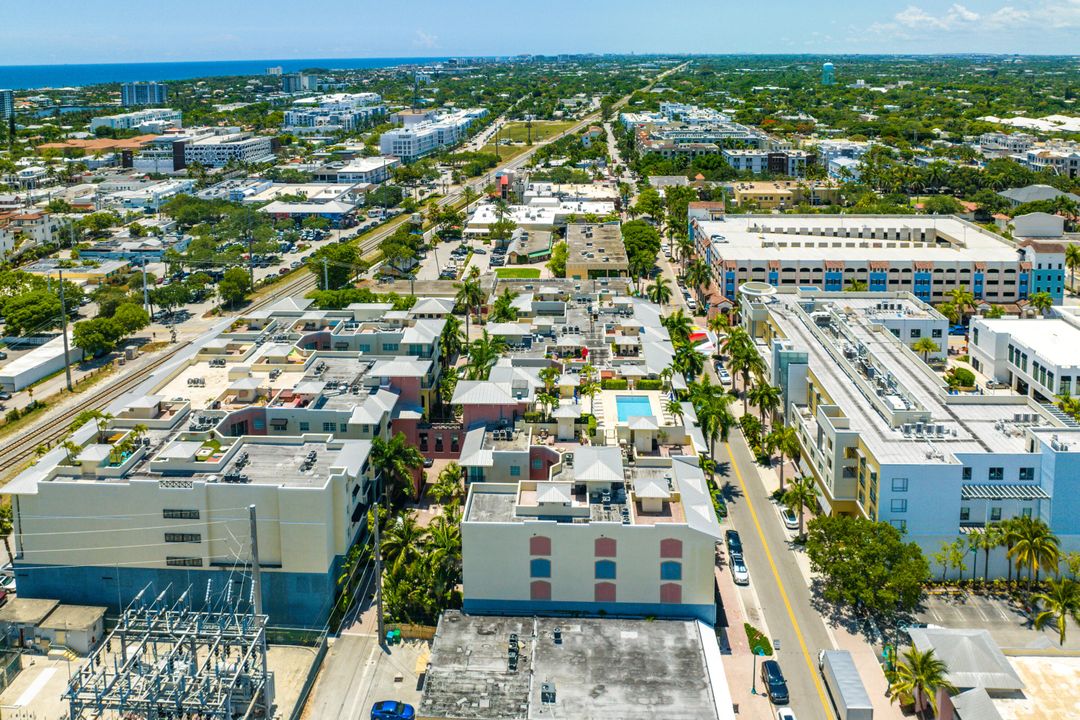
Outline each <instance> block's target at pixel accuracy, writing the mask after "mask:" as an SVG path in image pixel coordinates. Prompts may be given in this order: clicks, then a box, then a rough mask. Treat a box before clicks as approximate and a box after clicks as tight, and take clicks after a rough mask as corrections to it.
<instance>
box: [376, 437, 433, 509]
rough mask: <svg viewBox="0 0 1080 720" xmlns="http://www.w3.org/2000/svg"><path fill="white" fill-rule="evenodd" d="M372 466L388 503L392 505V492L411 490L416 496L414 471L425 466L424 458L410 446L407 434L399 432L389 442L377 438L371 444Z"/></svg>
mask: <svg viewBox="0 0 1080 720" xmlns="http://www.w3.org/2000/svg"><path fill="white" fill-rule="evenodd" d="M371 466H372V468H373V469H374V470H375V473H376V476H377V477H378V478H379V479H380V480H381V482H382V486H383V493H384V494H385V496H386V502H387V504H388V505H389V504H390V491H391V490H392V489H397V490H403V489H405V488H409V489H410V490H411V491H412V492H411V494H414V495H415V492H416V490H415V487H414V485H413V471H414V470H419V469H420V468H422V467H423V466H424V456H423V455H421V454H420V451H419V450H417V449H416V447H415V446H413V445H410V444H409V441H408V439H407V438H406V437H405V433H403V432H399V433H397V434H396V435H394V436H393V437H392V438H390V439H389V440H384V439H382V438H381V437H377V438H375V439H374V440H373V441H372V443H371Z"/></svg>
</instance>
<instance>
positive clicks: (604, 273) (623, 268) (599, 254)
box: [566, 222, 630, 280]
mask: <svg viewBox="0 0 1080 720" xmlns="http://www.w3.org/2000/svg"><path fill="white" fill-rule="evenodd" d="M629 275H630V265H629V263H628V261H627V258H626V247H625V246H624V245H623V241H622V231H621V225H620V224H619V223H617V222H613V223H604V224H594V223H575V224H571V225H567V226H566V277H568V278H570V279H573V280H588V279H590V278H600V277H629Z"/></svg>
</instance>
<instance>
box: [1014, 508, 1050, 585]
mask: <svg viewBox="0 0 1080 720" xmlns="http://www.w3.org/2000/svg"><path fill="white" fill-rule="evenodd" d="M1019 520H1020V522H1019V523H1018V526H1019V527H1018V530H1017V533H1016V542H1015V543H1014V544H1013V546H1012V549H1011V550H1009V557H1011V558H1013V561H1014V562H1015V563H1016V573H1017V577H1018V578H1019V575H1020V569H1021V568H1022V567H1024V566H1026V567H1027V568H1028V587H1029V588H1030V587H1031V584H1032V581H1034V583H1035V584H1038V582H1039V571H1040V570H1041V569H1043V568H1056V567H1057V566H1058V560H1059V558H1060V557H1061V551H1060V549H1059V547H1058V543H1059V540H1058V539H1057V537H1056V536H1055V535H1053V534H1052V533H1051V532H1050V528H1049V527H1047V525H1046V523H1045V522H1043V521H1042V520H1033V519H1031V518H1029V517H1021V518H1019Z"/></svg>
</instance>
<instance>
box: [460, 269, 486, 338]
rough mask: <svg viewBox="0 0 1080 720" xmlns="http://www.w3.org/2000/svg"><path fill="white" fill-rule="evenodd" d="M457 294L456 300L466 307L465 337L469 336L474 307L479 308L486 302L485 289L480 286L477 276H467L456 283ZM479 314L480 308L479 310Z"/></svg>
mask: <svg viewBox="0 0 1080 720" xmlns="http://www.w3.org/2000/svg"><path fill="white" fill-rule="evenodd" d="M454 289H455V290H457V295H455V296H454V302H456V303H457V304H458V305H460V306H461V307H463V308H464V309H465V337H466V338H468V337H469V315H470V313H472V310H473V308H479V307H480V305H481V304H483V302H484V291H483V290H482V289H481V288H480V281H479V280H477V279H475V278H465V279H463V280H462V281H461V282H459V283H454ZM477 314H478V315H479V310H478V311H477Z"/></svg>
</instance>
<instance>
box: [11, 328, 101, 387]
mask: <svg viewBox="0 0 1080 720" xmlns="http://www.w3.org/2000/svg"><path fill="white" fill-rule="evenodd" d="M66 357H67V358H68V359H70V360H71V362H78V361H80V360H82V357H83V352H82V350H80V349H79V348H77V347H75V346H74V344H72V342H71V332H70V331H68V354H67V356H66ZM64 358H65V355H64V338H62V337H55V338H53V339H52V340H49V341H48V342H46V343H44V344H43V345H41V346H39V347H36V348H34V349H33V350H31V351H30V352H28V353H26V354H25V355H22V356H20V357H17V358H15V359H14V360H11V361H10V362H8V363H6V364H5V365H4V366H3V367H0V388H3V389H4V390H7V391H8V392H17V391H19V390H22V389H24V388H27V387H29V386H31V385H33V384H34V383H36V382H37V381H38V380H41V379H42V378H46V377H49V376H50V375H52V374H54V373H56V372H57V371H59V370H63V369H64Z"/></svg>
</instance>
